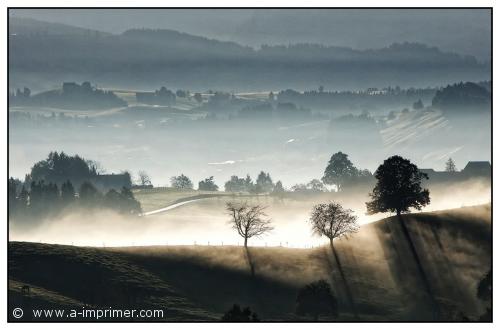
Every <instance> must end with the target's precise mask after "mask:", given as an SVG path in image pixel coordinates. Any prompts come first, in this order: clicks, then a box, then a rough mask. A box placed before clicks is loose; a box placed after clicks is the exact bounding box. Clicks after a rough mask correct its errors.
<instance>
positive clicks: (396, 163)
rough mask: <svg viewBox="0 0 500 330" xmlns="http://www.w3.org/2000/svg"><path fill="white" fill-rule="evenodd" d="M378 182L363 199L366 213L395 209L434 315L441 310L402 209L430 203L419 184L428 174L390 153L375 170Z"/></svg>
mask: <svg viewBox="0 0 500 330" xmlns="http://www.w3.org/2000/svg"><path fill="white" fill-rule="evenodd" d="M375 178H376V179H377V183H376V185H375V188H373V192H372V193H371V194H370V197H371V201H369V202H367V203H366V207H367V210H368V214H375V213H379V212H396V214H397V216H398V219H399V223H400V225H401V229H402V231H403V234H404V236H405V238H406V241H407V242H408V244H409V247H410V251H411V253H412V255H413V258H414V260H415V262H416V265H417V269H418V272H419V275H420V278H421V279H422V281H423V285H424V287H425V291H426V293H427V295H428V297H429V299H430V303H431V304H432V307H433V311H434V313H435V317H438V316H437V315H439V314H440V312H439V310H440V308H439V305H438V303H437V302H436V300H435V299H434V295H433V291H432V289H431V286H430V282H429V280H428V279H427V275H426V273H425V271H424V269H423V267H422V263H421V261H420V258H419V256H418V254H417V250H416V248H415V245H414V244H413V240H412V238H411V236H410V233H409V231H408V228H407V227H406V224H405V222H404V221H403V217H402V216H401V213H405V212H409V210H410V208H415V209H417V210H421V209H422V207H424V206H426V205H427V204H429V203H430V198H429V190H427V189H423V188H422V186H421V183H422V180H423V179H428V178H429V177H428V176H427V174H425V173H422V172H420V170H419V169H418V167H417V166H416V165H415V164H412V163H411V162H410V161H409V160H408V159H404V158H403V157H401V156H392V157H389V158H388V159H386V160H385V161H384V163H383V164H382V165H380V166H379V167H378V168H377V170H376V171H375Z"/></svg>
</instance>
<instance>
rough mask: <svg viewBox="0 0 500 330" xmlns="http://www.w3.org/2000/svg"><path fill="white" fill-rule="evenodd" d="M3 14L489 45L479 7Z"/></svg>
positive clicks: (349, 41)
mask: <svg viewBox="0 0 500 330" xmlns="http://www.w3.org/2000/svg"><path fill="white" fill-rule="evenodd" d="M10 15H11V16H12V17H30V18H35V19H39V20H44V21H49V22H58V23H64V24H69V25H74V26H79V27H85V28H91V29H96V30H101V31H107V32H112V33H121V32H123V31H125V30H127V29H130V28H134V27H135V28H137V27H147V28H165V29H174V30H178V31H182V32H187V33H191V34H196V35H202V36H206V37H210V38H216V39H221V40H231V41H236V42H239V43H241V44H245V45H251V46H259V45H261V44H266V43H267V44H276V43H280V44H288V43H297V42H311V43H323V44H327V45H338V46H349V47H353V48H360V49H366V48H379V47H383V46H387V45H389V44H391V43H393V42H402V41H411V42H423V43H426V44H429V45H432V46H437V47H440V48H442V49H443V50H448V51H455V52H458V53H462V54H468V55H474V56H476V57H478V58H479V59H485V58H489V57H490V52H491V48H490V47H491V45H490V37H491V26H490V24H491V23H490V11H489V10H487V9H474V10H472V9H445V10H442V9H422V10H421V9H419V10H415V9H403V10H395V9H392V10H389V9H376V10H364V9H330V10H325V9H321V10H310V9H309V10H307V9H306V10H303V9H300V10H299V9H288V10H284V9H280V10H270V9H259V10H258V9H248V10H244V9H240V10H234V9H231V10H229V9H225V10H222V9H219V10H215V9H211V10H195V9H161V10H159V9H149V10H147V9H132V10H130V9H97V10H96V9H89V10H84V9H65V10H62V9H56V10H55V9H36V10H35V9H21V10H11V11H10Z"/></svg>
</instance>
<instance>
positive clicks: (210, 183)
mask: <svg viewBox="0 0 500 330" xmlns="http://www.w3.org/2000/svg"><path fill="white" fill-rule="evenodd" d="M198 190H204V191H217V190H219V186H217V185H216V184H215V182H214V177H213V176H211V177H209V178H206V179H205V180H203V181H200V182H198Z"/></svg>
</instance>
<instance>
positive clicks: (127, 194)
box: [120, 187, 142, 214]
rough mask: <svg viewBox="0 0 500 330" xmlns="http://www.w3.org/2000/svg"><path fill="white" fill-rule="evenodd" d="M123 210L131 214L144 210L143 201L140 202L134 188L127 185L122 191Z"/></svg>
mask: <svg viewBox="0 0 500 330" xmlns="http://www.w3.org/2000/svg"><path fill="white" fill-rule="evenodd" d="M120 197H121V207H120V209H121V211H122V212H125V213H129V214H140V213H141V212H142V209H141V203H139V202H138V201H137V200H136V199H135V197H134V193H133V192H132V190H130V189H129V188H127V187H122V190H121V191H120Z"/></svg>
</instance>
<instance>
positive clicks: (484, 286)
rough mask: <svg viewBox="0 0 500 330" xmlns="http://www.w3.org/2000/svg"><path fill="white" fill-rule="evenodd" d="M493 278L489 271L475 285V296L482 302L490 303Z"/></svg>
mask: <svg viewBox="0 0 500 330" xmlns="http://www.w3.org/2000/svg"><path fill="white" fill-rule="evenodd" d="M492 288H493V277H492V273H491V270H490V271H489V272H487V273H486V274H485V275H484V276H483V278H482V279H481V280H480V281H479V283H478V284H477V289H476V296H477V297H478V298H479V299H480V300H482V301H484V302H490V301H491V298H492Z"/></svg>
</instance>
